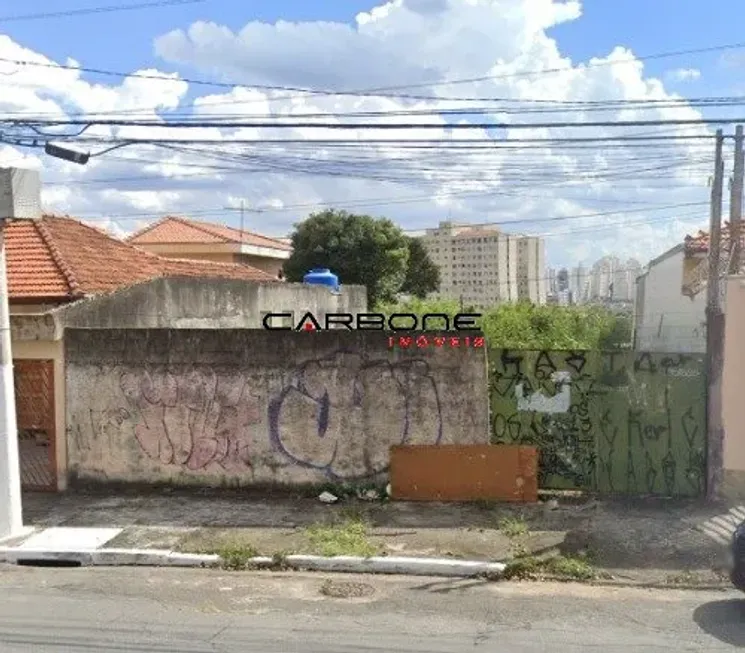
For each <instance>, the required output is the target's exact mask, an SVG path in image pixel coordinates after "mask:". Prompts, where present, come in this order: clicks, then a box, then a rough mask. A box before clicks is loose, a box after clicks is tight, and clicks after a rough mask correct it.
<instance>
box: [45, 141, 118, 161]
mask: <svg viewBox="0 0 745 653" xmlns="http://www.w3.org/2000/svg"><path fill="white" fill-rule="evenodd" d="M128 145H132V143H130V142H129V141H125V142H124V143H117V144H116V145H113V146H112V147H107V148H106V149H105V150H101V151H100V152H95V153H94V154H91V153H90V152H78V151H76V150H71V149H69V148H67V147H62V146H61V145H55V144H54V143H50V142H48V141H47V142H46V143H44V153H45V154H48V155H49V156H53V157H54V158H55V159H62V160H63V161H69V162H70V163H77V164H78V165H81V166H84V165H86V164H87V163H88V161H90V160H91V158H92V157H94V156H101V155H102V154H106V153H107V152H112V151H114V150H118V149H119V148H120V147H127V146H128Z"/></svg>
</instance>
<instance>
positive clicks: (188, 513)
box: [24, 490, 731, 575]
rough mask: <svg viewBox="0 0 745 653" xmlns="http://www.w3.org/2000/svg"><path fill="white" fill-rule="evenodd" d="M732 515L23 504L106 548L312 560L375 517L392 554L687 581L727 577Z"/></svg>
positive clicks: (244, 503)
mask: <svg viewBox="0 0 745 653" xmlns="http://www.w3.org/2000/svg"><path fill="white" fill-rule="evenodd" d="M729 508H731V506H724V505H712V504H707V503H704V502H702V501H690V500H665V499H628V498H625V499H608V500H597V499H593V498H579V499H577V498H572V499H565V498H558V499H551V500H550V501H549V500H547V501H543V502H541V503H538V504H531V505H505V504H495V503H488V502H477V503H468V504H438V503H409V502H362V501H357V500H355V501H343V502H339V503H337V504H331V505H327V504H323V503H321V502H320V501H319V500H318V499H317V498H311V497H307V496H306V497H302V496H298V497H292V496H271V495H269V496H266V495H265V496H261V495H256V494H252V493H246V492H237V491H236V492H231V491H227V490H220V491H219V492H218V491H215V492H206V491H171V492H165V491H152V492H148V493H145V492H143V491H138V492H117V494H116V495H113V494H102V493H100V492H96V493H91V492H88V493H81V492H66V493H61V494H40V493H39V494H37V493H29V494H26V495H24V519H25V522H26V523H29V524H32V525H36V526H46V527H49V526H101V527H103V526H110V527H121V528H124V529H125V530H124V532H123V533H122V534H121V535H120V536H119V537H118V538H117V539H116V541H114V542H112V543H110V544H109V545H107V546H116V547H130V546H133V547H134V546H137V547H146V548H178V549H181V550H199V549H204V548H209V545H210V543H212V544H214V543H220V542H226V541H230V540H235V539H236V538H237V539H239V540H240V541H243V542H248V543H250V544H251V546H252V547H254V548H255V549H256V550H257V551H258V552H259V553H263V554H267V555H271V554H272V553H276V552H284V553H302V552H309V551H310V550H311V549H312V547H311V546H310V542H309V538H308V528H309V527H317V526H318V525H323V524H331V523H341V522H344V521H348V520H364V521H365V522H366V523H368V524H369V526H370V528H369V530H368V539H369V540H370V542H372V543H373V544H374V545H375V546H376V547H377V548H379V549H380V550H381V551H383V552H384V553H388V554H391V555H441V556H452V557H456V558H470V559H484V560H506V559H510V558H511V557H513V556H514V555H515V553H516V552H517V551H519V552H520V553H521V554H522V555H525V554H526V553H532V554H541V553H544V552H548V551H555V552H558V553H561V554H563V555H567V556H574V555H577V554H585V553H586V554H589V555H590V556H591V558H592V560H593V564H594V565H595V566H597V567H599V568H603V569H611V570H616V571H619V570H620V571H622V570H638V571H643V570H650V572H651V571H652V570H655V571H656V572H658V573H669V574H678V575H680V574H681V573H689V572H702V571H706V572H710V571H711V570H721V569H722V568H723V567H724V565H725V560H726V545H725V544H724V543H723V541H722V539H721V538H720V541H716V540H715V539H713V538H712V537H711V536H710V535H709V534H707V533H705V532H704V531H703V530H702V528H701V527H702V525H703V524H705V523H706V522H708V520H710V519H711V518H713V517H716V516H717V515H722V514H723V513H726V512H727V510H728V509H729Z"/></svg>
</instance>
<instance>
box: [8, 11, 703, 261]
mask: <svg viewBox="0 0 745 653" xmlns="http://www.w3.org/2000/svg"><path fill="white" fill-rule="evenodd" d="M372 2H374V0H371V5H372ZM580 16H581V5H580V3H579V2H576V1H566V2H559V1H558V0H394V1H393V2H389V3H386V4H380V5H379V6H377V7H373V6H371V7H370V9H369V10H368V11H367V12H364V13H361V14H359V15H358V16H357V19H356V23H355V24H354V25H347V24H341V23H330V22H304V23H291V22H279V23H277V24H273V25H272V24H265V23H259V22H250V23H248V24H247V25H245V26H244V27H243V28H242V29H240V30H238V31H232V30H230V29H229V28H227V27H225V26H223V25H218V24H215V23H210V22H198V23H194V24H193V25H191V26H190V27H189V28H188V29H186V30H174V31H172V32H169V33H167V34H164V35H162V36H161V37H160V38H158V39H156V41H155V51H156V53H157V55H158V56H159V57H160V58H161V60H162V62H163V63H162V64H161V65H160V66H158V69H157V70H156V69H155V68H154V67H153V68H152V69H149V70H148V71H143V72H146V73H147V74H150V75H153V74H154V75H165V74H170V75H171V80H172V81H171V80H169V81H157V80H148V79H141V78H140V79H135V78H129V79H126V80H116V81H112V82H111V83H110V84H103V83H101V82H97V83H89V82H87V81H85V79H84V77H83V76H82V75H81V74H80V72H79V71H77V70H72V71H63V70H60V69H54V68H52V69H50V68H46V67H32V66H24V67H19V68H18V69H13V68H12V67H9V70H6V68H5V67H2V68H0V73H10V74H7V75H6V74H0V112H4V113H6V114H7V113H18V112H23V113H24V114H29V113H33V114H44V115H45V116H62V115H71V114H73V113H80V112H89V113H98V114H99V115H105V116H106V117H115V116H128V117H132V116H135V117H137V118H149V119H156V118H157V117H158V116H159V115H166V114H167V113H168V112H173V111H174V110H176V109H178V108H179V107H183V104H184V103H185V102H186V98H187V97H190V98H196V99H194V102H193V107H194V112H195V113H196V114H198V115H199V116H202V117H203V118H204V119H209V120H219V119H221V118H224V117H229V116H232V117H234V118H242V119H249V118H251V117H259V116H262V117H267V115H272V116H274V117H280V116H284V117H287V116H293V115H297V114H301V113H302V114H308V113H314V114H325V116H326V117H325V118H324V122H329V123H340V122H342V121H343V120H345V119H344V118H342V117H340V116H339V115H338V114H343V113H348V112H351V111H355V112H383V111H384V112H401V111H408V112H416V111H421V110H431V109H433V108H434V109H437V110H439V111H443V110H445V109H453V108H454V107H456V106H460V107H463V106H468V107H470V109H471V111H472V113H471V114H469V115H459V116H454V115H451V116H444V115H440V116H432V115H429V116H421V115H411V114H409V115H401V114H400V113H399V115H389V116H387V117H386V118H385V119H375V118H369V117H368V118H365V117H360V118H358V119H356V120H353V121H354V122H365V121H372V120H376V121H377V122H380V123H385V122H387V123H391V122H412V123H417V124H430V125H433V128H432V129H421V128H419V129H414V128H412V129H407V130H386V129H382V128H381V129H369V130H355V131H341V130H319V129H317V128H308V127H306V128H296V129H283V130H276V129H274V130H272V129H266V128H243V129H234V130H228V129H217V128H200V129H191V130H189V133H188V134H187V135H186V137H188V138H190V139H203V140H205V141H210V142H211V143H210V144H206V145H185V146H184V147H179V148H177V150H173V149H163V148H159V147H152V146H142V147H134V148H124V149H121V150H119V151H116V152H112V153H111V154H108V155H105V156H102V157H100V158H95V157H94V158H92V159H91V162H90V164H89V165H88V166H86V167H81V166H76V165H74V164H69V163H63V162H60V161H57V160H53V159H50V158H48V157H44V156H43V155H41V156H39V157H35V158H33V159H32V162H33V164H34V165H41V166H42V167H43V174H44V179H45V180H46V181H48V182H50V183H49V184H48V185H47V186H46V189H45V197H44V199H45V204H46V205H47V206H49V207H50V208H55V209H57V210H60V211H64V212H69V213H71V214H77V215H81V216H83V217H86V216H93V217H95V216H99V217H100V218H102V219H107V220H109V221H108V222H102V224H109V225H112V226H116V228H118V229H120V230H122V229H123V230H133V229H135V228H137V227H138V226H140V224H141V220H142V219H143V214H148V213H149V212H151V213H152V214H153V217H156V216H157V215H160V214H161V213H162V212H168V213H178V212H181V213H185V214H192V215H194V217H199V218H203V219H216V220H222V221H231V222H232V223H234V224H235V222H236V220H237V218H236V214H235V211H225V210H224V207H226V206H237V205H238V204H239V203H240V200H241V199H243V200H244V201H245V205H246V207H247V208H248V209H249V212H248V213H247V219H246V226H247V227H248V228H253V229H255V230H257V231H263V232H265V233H268V234H272V235H281V234H283V233H286V232H287V231H289V230H290V229H291V226H292V224H293V223H295V222H297V221H298V220H300V219H302V217H304V216H305V215H307V214H308V213H309V212H310V211H311V210H314V209H317V208H319V205H321V204H324V203H331V204H335V205H337V206H339V207H340V208H346V209H348V210H357V211H360V212H366V213H371V214H375V215H386V216H387V217H390V218H392V219H394V220H395V221H396V222H398V223H399V224H400V225H401V226H402V227H404V228H406V229H411V230H417V229H422V228H423V227H426V226H432V225H433V224H435V223H437V222H438V221H439V220H442V219H446V218H447V217H448V216H450V217H452V219H453V220H457V221H464V222H466V221H471V222H487V221H499V222H504V223H505V225H506V226H505V229H506V230H511V229H516V230H519V231H524V232H533V233H546V234H547V239H548V249H549V260H550V261H551V262H552V263H559V264H564V263H567V264H568V263H571V262H573V261H576V259H577V258H584V257H586V256H588V255H590V256H592V255H594V254H596V253H600V252H615V253H617V254H618V255H619V256H621V257H623V258H626V257H629V256H631V255H635V256H636V257H638V258H641V259H644V258H650V257H652V256H654V255H656V254H658V253H660V252H661V251H663V250H664V249H665V248H666V247H668V246H670V245H672V244H675V243H676V242H679V241H680V239H681V238H682V237H683V235H684V234H685V233H686V232H687V231H691V230H694V229H697V228H699V227H703V226H705V224H706V215H707V209H706V207H705V206H703V204H702V205H701V206H698V207H681V208H680V209H677V210H658V209H659V207H660V205H671V204H684V203H689V202H702V203H703V202H706V200H707V195H708V191H707V188H706V182H707V178H708V176H709V172H710V168H712V167H713V163H712V162H711V161H710V159H711V158H712V150H713V145H712V144H711V143H709V142H708V141H705V142H702V141H672V142H670V141H668V142H661V143H658V144H650V143H638V142H626V143H606V144H597V143H596V144H590V145H588V144H585V145H583V144H582V143H573V144H571V143H564V144H555V143H551V144H546V143H523V144H516V143H514V142H510V140H511V139H540V138H564V137H571V138H575V137H577V136H581V137H590V136H600V137H603V136H610V135H617V134H619V133H622V134H626V135H634V134H648V133H650V131H654V129H653V128H644V129H642V128H639V129H631V128H629V129H626V130H619V129H617V128H602V127H599V128H596V129H590V128H583V129H581V130H577V129H572V128H566V127H565V128H551V129H549V128H535V129H531V130H517V129H507V130H472V131H464V130H462V131H458V130H451V129H449V125H450V124H453V123H458V122H464V121H471V122H473V121H477V122H490V123H492V122H495V121H502V122H530V121H536V122H548V121H551V122H554V121H566V122H582V121H589V120H593V121H614V120H654V119H670V118H698V117H699V116H700V114H699V113H698V111H696V110H694V109H692V108H691V107H689V106H687V105H685V104H683V105H681V106H677V107H672V108H669V107H668V108H665V107H660V108H656V109H655V110H650V111H640V110H638V109H634V108H622V109H614V110H605V111H593V110H591V108H587V110H578V109H577V108H576V107H575V108H571V109H568V110H564V109H562V108H561V105H556V104H554V105H547V104H546V103H545V102H543V103H541V102H540V101H541V100H543V101H545V100H547V99H551V100H556V101H563V102H580V103H591V102H595V101H597V100H640V99H655V100H665V99H669V98H675V97H676V96H673V95H672V94H670V93H669V92H668V91H667V90H666V89H665V86H664V84H663V83H662V82H661V81H660V80H657V79H653V78H649V77H646V76H645V75H644V69H643V65H642V63H641V62H639V61H637V60H636V59H635V58H634V55H633V53H631V52H630V51H629V50H627V49H626V48H624V47H622V46H621V45H619V46H618V47H616V48H612V49H610V50H609V53H608V55H607V56H606V57H604V58H597V59H594V60H592V61H590V62H587V63H573V62H572V61H571V60H570V59H569V58H567V57H566V56H565V55H563V54H562V50H561V43H557V42H556V41H555V40H554V39H553V38H552V37H550V36H549V35H548V30H549V29H550V28H552V27H554V26H556V25H558V24H560V23H563V22H567V21H572V20H576V19H578V18H579V17H580ZM73 54H74V53H70V55H73ZM0 57H2V58H8V59H16V60H17V59H21V60H30V61H36V62H40V63H44V64H49V63H52V62H50V61H49V60H48V59H47V58H46V57H45V56H44V54H43V53H41V52H32V51H30V50H28V49H26V48H23V47H22V46H20V45H18V44H17V43H15V42H14V41H12V40H11V39H10V38H9V37H4V36H2V35H0ZM94 63H95V62H90V65H94ZM73 65H76V66H77V64H73ZM3 66H5V65H3ZM174 66H178V67H179V69H184V70H189V71H190V74H189V76H191V77H199V76H201V77H203V78H211V79H217V80H220V81H222V82H237V83H243V84H261V85H269V86H280V87H302V88H307V87H314V88H319V89H345V90H355V89H369V88H380V87H384V88H390V87H400V86H405V87H406V88H400V89H394V90H391V91H390V93H391V94H393V95H396V94H399V95H401V94H404V95H407V96H408V97H369V96H367V97H366V96H359V95H357V96H355V95H346V96H338V95H337V96H331V95H308V94H304V93H301V92H298V91H284V92H283V91H269V90H264V91H261V90H250V89H247V88H235V89H233V90H230V89H221V90H219V91H214V87H213V88H212V89H210V87H205V86H198V85H191V86H190V85H189V84H187V83H186V82H184V81H183V80H180V79H178V77H177V75H175V74H174V73H173V72H172V67H174ZM556 69H561V70H560V71H559V72H556ZM525 71H549V72H546V73H545V74H540V73H535V74H530V75H526V74H524V73H525ZM463 79H470V80H473V81H471V82H469V83H456V84H453V83H448V82H451V81H452V80H463ZM418 96H424V97H418ZM427 96H435V97H436V99H434V100H433V99H426V97H427ZM463 97H486V98H508V99H510V100H512V102H505V103H501V104H499V105H498V108H495V109H493V110H492V112H491V113H486V114H479V111H481V110H482V109H484V107H485V106H487V104H488V103H487V102H471V103H464V102H460V101H459V102H456V101H454V100H453V99H452V98H463ZM516 100H519V101H521V102H520V103H517V104H516V103H515V102H514V101H516ZM536 100H539V102H536ZM490 106H495V105H494V103H491V105H490ZM585 106H587V105H585ZM515 108H519V109H520V113H519V114H515V112H514V111H515ZM178 110H179V111H183V109H178ZM536 110H542V111H544V112H543V113H536ZM546 111H547V112H546ZM334 114H336V115H334ZM308 120H310V119H308ZM662 131H663V132H664V133H665V134H668V135H669V134H672V135H675V134H684V133H687V134H696V133H698V134H701V133H705V132H703V130H702V129H701V128H697V127H696V128H692V127H687V128H685V127H681V128H679V129H676V128H670V127H665V128H663V129H662ZM175 133H177V132H176V130H173V129H166V128H163V127H129V128H116V127H99V128H95V129H90V130H88V131H87V132H85V134H84V137H86V138H90V137H92V136H95V137H98V138H99V139H101V141H105V140H106V139H108V138H110V137H111V136H112V135H116V136H117V137H119V138H133V139H138V138H162V137H168V138H171V137H173V138H184V137H185V136H184V135H183V134H182V133H180V132H178V135H174V134H175ZM164 135H165V136H164ZM490 138H493V139H496V140H495V141H490V142H486V143H485V142H483V141H484V140H485V139H490ZM245 139H254V140H267V139H288V140H292V141H294V142H293V143H291V144H290V143H285V144H270V143H261V144H256V145H251V144H246V143H243V144H238V143H235V141H236V140H245ZM363 139H364V140H371V139H380V140H382V141H388V144H385V143H382V144H370V143H367V144H355V143H354V141H355V140H363ZM503 139H508V140H507V141H506V142H504V140H503ZM403 140H406V141H407V143H406V144H405V145H404V144H402V143H401V141H403ZM227 141H230V142H227ZM295 141H296V142H295ZM338 141H344V143H343V144H340V143H338ZM432 141H438V142H441V141H447V143H445V146H443V144H442V143H440V144H439V145H438V146H437V147H434V146H433V145H432ZM79 145H80V144H79ZM79 145H78V146H79ZM87 147H90V148H91V149H92V150H93V151H96V150H97V149H98V148H100V147H104V146H103V145H99V144H97V143H94V142H88V144H87ZM24 154H26V155H28V151H25V150H20V149H18V148H13V147H6V148H5V149H2V150H0V165H8V164H9V161H11V160H15V161H19V160H21V159H20V157H22V156H23V155H24ZM32 154H33V153H32ZM26 160H27V161H28V159H26ZM251 209H261V210H262V212H261V213H252V212H250V210H251ZM635 209H636V210H639V212H637V213H622V212H623V211H629V210H635ZM619 211H621V213H618V212H619ZM583 215H587V217H577V216H583ZM567 217H568V219H564V218H567ZM676 218H677V219H676ZM519 219H523V220H528V221H529V222H526V223H523V224H516V225H514V223H515V221H517V220H519ZM511 223H512V224H513V225H514V226H510V224H511Z"/></svg>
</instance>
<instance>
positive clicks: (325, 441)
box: [72, 351, 443, 480]
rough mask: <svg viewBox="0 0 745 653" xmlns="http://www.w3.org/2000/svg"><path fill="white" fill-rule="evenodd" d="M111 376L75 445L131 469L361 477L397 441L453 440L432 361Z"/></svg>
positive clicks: (325, 360) (361, 360) (348, 357)
mask: <svg viewBox="0 0 745 653" xmlns="http://www.w3.org/2000/svg"><path fill="white" fill-rule="evenodd" d="M102 374H104V376H105V378H107V379H110V380H111V381H112V388H113V390H114V394H113V396H109V397H107V398H106V399H105V400H103V401H102V402H101V403H99V407H100V408H102V409H99V410H92V409H87V412H88V416H87V419H85V420H83V421H81V420H78V421H77V425H76V428H75V429H74V430H73V433H72V435H73V445H74V449H75V450H76V451H78V452H81V453H83V454H84V456H85V457H86V459H87V460H88V461H89V462H90V461H95V463H96V465H97V466H99V467H100V468H106V467H107V465H109V464H110V463H111V460H112V459H115V458H116V456H117V455H118V456H120V457H123V458H124V459H126V460H127V461H129V462H128V463H127V464H128V465H130V466H131V465H134V466H135V467H136V463H133V462H132V460H135V461H136V460H137V459H138V458H140V457H144V458H145V459H147V460H151V461H153V462H155V463H157V465H158V466H159V467H162V468H166V469H167V468H173V469H174V470H178V471H180V472H183V473H192V474H219V475H224V474H227V475H235V476H245V475H246V474H249V475H250V476H251V478H254V475H255V467H256V465H257V464H258V465H259V466H261V467H262V468H264V469H280V468H287V467H291V468H292V467H295V468H298V467H299V468H302V469H305V470H309V471H310V472H311V473H312V472H316V474H317V475H318V476H321V477H323V478H327V479H330V480H352V479H362V478H367V477H372V476H376V475H378V474H380V473H384V472H385V471H387V468H388V464H389V450H390V446H391V445H400V444H438V443H440V442H441V440H442V438H443V411H442V402H441V395H440V389H439V388H438V383H437V381H436V376H435V373H434V372H433V370H432V369H431V366H430V363H428V362H427V360H425V359H423V358H421V359H419V358H411V357H407V358H405V359H402V360H400V361H395V360H393V359H392V357H391V356H390V355H389V354H388V353H387V352H386V353H385V355H380V356H378V357H375V356H365V355H362V354H359V353H354V352H347V351H337V352H334V353H331V354H329V355H327V356H322V357H319V358H317V359H311V360H307V361H304V362H302V363H301V364H299V365H298V366H296V367H295V368H292V367H291V368H289V369H285V370H263V371H253V372H251V371H246V370H242V369H240V368H238V367H230V366H221V367H215V366H211V365H160V366H157V365H156V366H148V367H147V368H142V367H138V368H127V367H117V368H114V369H110V370H108V371H103V372H102ZM112 377H113V378H112ZM97 385H98V384H96V383H92V384H91V386H90V387H96V386H97ZM104 394H107V393H104ZM92 403H96V402H92ZM84 431H85V433H84ZM130 443H131V444H130ZM131 445H134V448H133V447H132V446H131ZM133 456H134V459H133Z"/></svg>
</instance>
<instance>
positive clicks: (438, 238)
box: [422, 222, 546, 307]
mask: <svg viewBox="0 0 745 653" xmlns="http://www.w3.org/2000/svg"><path fill="white" fill-rule="evenodd" d="M422 243H423V244H424V247H425V249H426V250H427V252H428V253H429V255H430V258H431V259H432V261H433V262H434V263H435V265H437V267H438V268H439V269H440V278H441V280H440V292H439V293H438V294H439V296H440V297H443V298H447V299H457V300H460V301H462V302H463V303H467V304H472V305H475V306H481V307H485V306H491V305H494V304H498V303H500V302H515V301H518V300H520V299H526V300H530V301H532V302H534V303H537V304H543V303H545V302H546V272H545V269H544V264H545V244H544V242H543V239H542V238H538V237H534V236H521V235H515V234H505V233H503V232H502V231H501V230H499V229H498V228H496V227H492V226H480V225H458V224H454V223H452V222H441V223H440V224H439V226H438V227H437V228H436V229H427V231H426V233H425V235H424V236H422Z"/></svg>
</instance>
